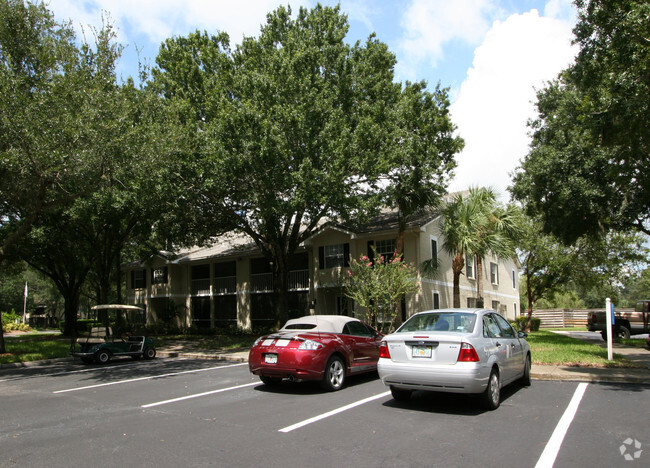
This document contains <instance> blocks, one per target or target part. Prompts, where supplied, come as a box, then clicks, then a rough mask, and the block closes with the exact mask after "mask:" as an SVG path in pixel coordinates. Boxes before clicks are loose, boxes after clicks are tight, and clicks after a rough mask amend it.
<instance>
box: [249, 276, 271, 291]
mask: <svg viewBox="0 0 650 468" xmlns="http://www.w3.org/2000/svg"><path fill="white" fill-rule="evenodd" d="M251 291H252V292H271V291H273V274H272V273H255V274H251Z"/></svg>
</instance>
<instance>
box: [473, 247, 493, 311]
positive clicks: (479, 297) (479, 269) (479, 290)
mask: <svg viewBox="0 0 650 468" xmlns="http://www.w3.org/2000/svg"><path fill="white" fill-rule="evenodd" d="M476 307H481V308H483V307H485V300H484V299H483V259H482V258H481V257H479V256H478V255H477V256H476ZM497 312H498V311H497Z"/></svg>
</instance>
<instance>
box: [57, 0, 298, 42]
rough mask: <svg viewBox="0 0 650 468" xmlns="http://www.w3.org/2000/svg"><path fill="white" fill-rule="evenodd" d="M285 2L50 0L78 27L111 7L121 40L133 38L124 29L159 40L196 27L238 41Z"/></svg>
mask: <svg viewBox="0 0 650 468" xmlns="http://www.w3.org/2000/svg"><path fill="white" fill-rule="evenodd" d="M301 3H302V2H301ZM283 4H284V5H286V2H282V1H281V0H237V1H230V0H228V1H226V0H185V1H183V2H180V1H178V0H138V1H133V0H91V1H88V2H79V1H78V0H77V1H75V0H50V2H49V7H50V9H51V10H53V11H54V12H55V15H56V17H57V19H59V20H63V19H66V18H73V19H74V26H75V28H76V29H78V28H79V26H80V25H82V26H87V25H89V24H90V25H93V26H99V25H100V24H101V12H102V11H108V12H110V16H111V18H112V19H113V22H114V24H115V26H116V27H117V28H118V30H119V32H120V37H119V40H120V42H122V43H130V42H133V38H132V37H127V36H126V32H125V31H132V34H135V33H137V34H141V35H144V36H146V37H147V38H148V39H149V40H151V41H152V42H154V43H158V44H159V43H160V42H162V41H163V40H165V39H166V38H168V37H171V36H173V35H187V34H188V33H190V32H192V31H194V30H196V29H199V30H204V29H205V30H207V31H208V32H210V33H212V32H215V31H216V30H219V31H225V32H227V33H228V34H229V35H230V39H231V43H239V42H241V39H242V37H243V36H244V35H247V36H252V35H256V34H258V33H259V30H260V25H261V24H262V23H265V22H266V14H267V13H269V12H270V11H272V10H274V9H276V8H277V7H278V6H280V5H283ZM296 9H297V7H296ZM127 25H128V27H127Z"/></svg>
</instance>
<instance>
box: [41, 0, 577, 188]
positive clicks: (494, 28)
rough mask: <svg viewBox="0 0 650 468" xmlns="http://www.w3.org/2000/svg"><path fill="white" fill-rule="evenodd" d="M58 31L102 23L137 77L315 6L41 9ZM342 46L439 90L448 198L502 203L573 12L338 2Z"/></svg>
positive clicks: (55, 1)
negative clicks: (184, 53)
mask: <svg viewBox="0 0 650 468" xmlns="http://www.w3.org/2000/svg"><path fill="white" fill-rule="evenodd" d="M45 3H47V4H48V5H49V9H50V10H51V11H52V12H53V13H54V15H55V18H56V19H57V20H58V21H64V20H70V21H71V22H72V24H73V26H74V28H75V30H76V31H77V33H78V35H79V37H83V36H84V35H85V37H86V39H87V40H88V41H90V42H92V41H93V37H92V28H93V27H94V28H98V27H101V24H102V16H104V17H107V18H110V22H111V23H112V24H113V25H114V26H115V28H116V30H117V33H118V41H119V42H120V43H121V44H123V45H124V46H126V48H125V50H124V53H123V55H122V59H121V61H120V63H119V65H118V70H117V71H118V74H119V75H121V76H122V77H123V78H126V77H127V76H133V77H136V76H137V72H138V61H141V62H143V63H145V64H148V65H150V66H153V65H155V57H156V55H157V53H158V49H159V46H160V44H161V42H163V41H164V40H165V39H167V38H169V37H173V36H187V35H188V34H189V33H191V32H194V31H196V30H197V29H198V30H201V31H207V32H208V33H210V34H214V33H216V32H217V31H223V32H227V33H228V34H229V36H230V41H231V46H234V44H237V43H240V42H241V39H242V37H244V36H257V35H258V33H259V30H260V26H261V25H262V24H264V23H265V22H266V15H267V13H269V12H271V11H273V10H274V9H276V8H277V7H278V6H280V5H284V6H286V5H290V6H291V8H292V10H293V11H294V12H295V11H297V10H298V8H299V7H300V6H305V7H307V8H312V7H313V6H315V5H316V2H315V1H295V0H292V1H288V0H285V1H275V0H45ZM321 3H322V4H324V5H332V6H333V5H336V4H340V6H341V11H342V12H343V13H344V14H346V15H347V17H348V21H349V24H350V30H349V32H348V36H347V38H346V39H347V40H348V41H349V42H350V43H354V42H356V41H357V40H360V41H362V42H363V41H365V40H366V39H367V37H368V36H369V35H370V34H371V33H373V32H374V33H375V34H376V35H377V38H378V39H379V40H380V41H382V42H384V43H386V44H387V45H388V47H389V49H390V50H391V51H392V52H393V53H394V54H395V56H396V58H397V65H396V68H395V80H396V81H398V82H405V81H407V80H408V81H420V80H425V81H426V82H427V83H428V85H429V88H430V89H431V90H433V89H434V88H435V86H436V85H437V84H438V83H439V84H440V85H441V86H442V87H444V88H449V95H450V98H451V108H450V110H451V115H452V120H453V122H454V124H455V125H456V127H457V132H458V134H459V135H460V136H461V137H462V138H463V139H464V140H465V148H464V149H463V151H462V152H461V153H459V154H458V155H457V156H456V161H457V163H458V167H457V168H456V170H455V175H454V178H453V179H452V181H451V183H450V186H449V190H450V191H452V192H453V191H459V190H465V189H467V188H469V187H476V186H481V187H491V188H493V189H494V190H495V191H496V192H497V193H498V194H499V195H500V197H501V199H502V200H504V201H507V200H508V199H509V195H508V193H507V187H508V186H509V185H511V180H512V173H513V171H514V170H515V169H516V168H517V167H518V166H519V164H520V161H521V160H522V159H523V158H524V157H525V156H526V154H527V152H528V145H529V143H530V132H529V128H528V127H527V122H528V121H529V120H530V119H532V118H534V117H535V116H536V112H535V100H536V90H539V89H542V88H543V87H544V85H545V83H546V82H548V81H549V80H552V79H554V78H556V77H557V75H558V73H559V72H560V71H561V70H562V69H564V68H566V67H567V66H568V65H570V64H571V63H572V61H573V59H574V57H575V55H576V53H577V48H576V46H573V45H572V44H571V40H572V37H573V36H572V28H573V26H574V24H575V21H576V12H575V9H574V6H573V5H572V3H571V1H570V0H546V1H544V0H341V1H340V2H338V1H327V0H326V1H321Z"/></svg>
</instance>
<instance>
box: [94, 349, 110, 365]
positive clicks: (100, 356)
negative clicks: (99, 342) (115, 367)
mask: <svg viewBox="0 0 650 468" xmlns="http://www.w3.org/2000/svg"><path fill="white" fill-rule="evenodd" d="M110 360H111V353H109V352H108V351H105V350H100V351H97V352H96V353H95V362H97V363H98V364H106V363H107V362H108V361H110Z"/></svg>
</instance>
